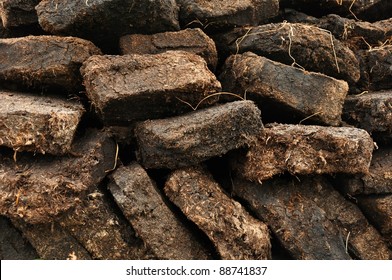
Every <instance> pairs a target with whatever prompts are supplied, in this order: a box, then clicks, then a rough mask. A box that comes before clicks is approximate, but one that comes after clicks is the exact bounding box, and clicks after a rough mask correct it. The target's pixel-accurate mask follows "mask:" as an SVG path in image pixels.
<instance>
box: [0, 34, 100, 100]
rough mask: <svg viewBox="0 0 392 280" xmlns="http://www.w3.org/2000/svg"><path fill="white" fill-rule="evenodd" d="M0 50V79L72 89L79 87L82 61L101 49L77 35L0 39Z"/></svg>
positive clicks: (15, 83) (34, 86)
mask: <svg viewBox="0 0 392 280" xmlns="http://www.w3.org/2000/svg"><path fill="white" fill-rule="evenodd" d="M0 53H1V54H2V55H1V56H0V82H4V83H5V82H7V83H10V84H14V85H17V86H23V87H28V88H38V89H42V88H46V87H54V88H56V89H62V90H65V91H68V92H72V91H77V90H79V89H81V87H82V78H81V75H80V72H79V68H80V66H81V65H82V63H83V62H84V61H85V60H86V59H87V58H88V57H90V56H91V55H97V54H101V51H100V50H99V49H98V48H97V47H96V46H94V45H93V44H92V43H91V42H89V41H86V40H83V39H79V38H74V37H57V36H27V37H22V38H10V39H0Z"/></svg>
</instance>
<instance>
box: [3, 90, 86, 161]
mask: <svg viewBox="0 0 392 280" xmlns="http://www.w3.org/2000/svg"><path fill="white" fill-rule="evenodd" d="M0 98H1V100H2V102H1V104H0V145H2V146H7V147H10V148H12V149H14V150H15V151H18V152H21V151H30V152H34V153H35V152H38V153H42V154H45V153H49V154H56V155H61V154H65V153H67V152H69V151H70V150H71V144H72V141H73V139H74V135H75V132H76V128H77V127H78V124H79V121H80V118H81V117H82V114H83V112H84V108H83V106H82V105H81V104H79V103H77V102H71V101H65V100H62V99H58V98H53V97H44V96H34V95H33V94H25V93H20V92H10V91H2V90H0Z"/></svg>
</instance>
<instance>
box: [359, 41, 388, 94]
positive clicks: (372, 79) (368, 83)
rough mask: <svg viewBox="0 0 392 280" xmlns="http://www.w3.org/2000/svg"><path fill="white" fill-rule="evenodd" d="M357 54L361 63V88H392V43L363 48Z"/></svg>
mask: <svg viewBox="0 0 392 280" xmlns="http://www.w3.org/2000/svg"><path fill="white" fill-rule="evenodd" d="M357 55H358V57H359V60H360V63H361V80H360V81H359V82H358V86H359V87H360V88H361V89H363V90H382V89H392V45H391V44H389V45H388V44H387V45H385V46H382V47H375V48H371V49H370V50H362V51H359V52H357Z"/></svg>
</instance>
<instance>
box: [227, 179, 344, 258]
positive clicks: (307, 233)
mask: <svg viewBox="0 0 392 280" xmlns="http://www.w3.org/2000/svg"><path fill="white" fill-rule="evenodd" d="M296 182H297V181H296V179H294V180H284V179H275V180H270V181H266V182H263V184H262V185H259V184H257V183H252V182H249V181H245V180H240V179H236V180H234V182H233V188H234V193H235V195H236V196H238V197H239V198H241V199H242V200H244V201H246V204H247V205H248V207H249V208H250V209H251V210H252V212H253V213H254V214H255V215H256V217H257V218H259V219H261V220H262V221H263V222H265V223H266V224H268V226H269V227H270V229H271V231H272V232H273V233H274V235H275V236H276V237H277V239H278V240H279V242H280V243H281V244H282V246H283V247H284V248H285V249H286V250H288V251H289V253H290V255H291V256H292V257H293V258H295V259H299V260H344V259H350V256H349V255H348V253H346V251H345V245H344V236H342V235H341V234H340V233H339V229H338V227H337V226H336V225H335V224H334V223H332V222H331V221H330V220H329V219H328V217H327V214H326V212H325V211H324V210H323V209H321V208H320V207H319V206H318V205H317V204H316V203H315V202H313V201H312V200H309V199H306V198H303V197H302V195H301V191H300V189H299V187H298V183H296Z"/></svg>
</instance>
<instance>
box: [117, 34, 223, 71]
mask: <svg viewBox="0 0 392 280" xmlns="http://www.w3.org/2000/svg"><path fill="white" fill-rule="evenodd" d="M120 49H121V53H122V54H157V53H163V52H166V51H170V50H172V51H173V50H182V51H187V52H191V53H194V54H197V55H200V56H201V57H203V58H204V59H205V61H206V62H207V65H208V67H209V68H210V69H211V71H214V70H215V68H216V65H217V63H218V54H217V51H216V47H215V43H214V41H213V40H212V39H211V38H210V37H208V36H207V35H206V34H205V33H204V32H203V31H202V30H201V29H199V28H195V29H190V28H189V29H185V30H181V31H174V32H164V33H157V34H152V35H144V34H131V35H125V36H123V37H121V38H120Z"/></svg>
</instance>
